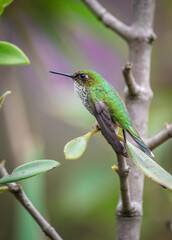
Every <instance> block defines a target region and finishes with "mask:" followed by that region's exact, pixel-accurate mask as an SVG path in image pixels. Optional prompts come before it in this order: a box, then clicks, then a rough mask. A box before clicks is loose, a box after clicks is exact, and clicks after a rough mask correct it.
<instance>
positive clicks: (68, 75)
mask: <svg viewBox="0 0 172 240" xmlns="http://www.w3.org/2000/svg"><path fill="white" fill-rule="evenodd" d="M49 72H50V73H54V74H59V75H63V76H66V77H70V78H73V75H72V74H67V73H61V72H53V71H49Z"/></svg>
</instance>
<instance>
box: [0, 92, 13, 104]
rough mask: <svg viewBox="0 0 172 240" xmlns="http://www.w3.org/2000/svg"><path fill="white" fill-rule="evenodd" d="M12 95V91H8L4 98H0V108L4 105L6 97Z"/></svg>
mask: <svg viewBox="0 0 172 240" xmlns="http://www.w3.org/2000/svg"><path fill="white" fill-rule="evenodd" d="M10 93H11V91H7V92H5V93H4V94H3V95H2V96H0V108H1V107H2V104H3V102H4V100H5V98H6V96H7V95H9V94H10Z"/></svg>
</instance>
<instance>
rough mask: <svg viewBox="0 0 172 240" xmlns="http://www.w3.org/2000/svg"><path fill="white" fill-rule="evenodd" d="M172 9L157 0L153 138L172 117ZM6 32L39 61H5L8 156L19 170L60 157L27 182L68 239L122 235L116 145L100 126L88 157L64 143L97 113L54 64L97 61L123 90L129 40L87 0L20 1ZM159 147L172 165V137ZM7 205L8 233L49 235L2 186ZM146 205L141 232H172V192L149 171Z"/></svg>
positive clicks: (2, 222)
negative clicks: (67, 150)
mask: <svg viewBox="0 0 172 240" xmlns="http://www.w3.org/2000/svg"><path fill="white" fill-rule="evenodd" d="M100 2H101V3H102V4H103V5H104V6H105V7H106V8H107V9H109V10H110V12H111V13H114V14H115V15H116V16H117V17H119V18H120V19H121V20H123V21H124V22H126V23H128V24H130V23H131V22H132V14H133V1H132V0H120V1H119V0H114V1H112V0H106V1H105V0H102V1H100ZM171 9H172V1H170V0H166V1H157V7H156V14H155V32H156V34H157V36H158V38H157V40H156V42H155V44H154V47H153V54H152V71H151V86H152V89H153V92H154V98H153V101H152V103H151V108H150V114H149V126H148V135H149V137H150V136H153V135H154V134H156V133H157V132H159V131H160V130H162V129H163V128H164V123H165V122H169V123H171V119H172V113H171V109H172V108H171V105H172V81H171V76H172V47H171V42H172V28H171V26H172V14H171ZM0 36H1V40H4V41H9V42H11V43H14V44H16V45H17V46H19V47H20V48H21V49H22V50H23V51H24V52H25V53H26V55H27V56H28V57H29V59H30V61H31V65H29V66H20V67H0V74H1V80H0V94H2V93H3V92H4V91H6V90H11V91H12V94H11V95H10V96H8V98H7V99H6V101H5V103H4V105H3V108H2V111H1V114H0V133H1V136H0V149H1V151H0V159H1V160H3V159H6V166H7V168H8V171H9V172H10V171H12V169H14V168H15V167H16V166H17V165H19V164H22V163H24V162H26V161H28V160H30V161H31V160H36V159H43V158H44V159H55V160H57V161H59V162H60V163H61V166H60V167H59V168H57V169H55V170H53V171H51V172H48V173H47V174H45V175H41V176H38V177H35V178H33V179H30V180H26V181H24V182H22V183H21V184H22V186H23V188H24V190H25V191H26V192H27V194H28V196H29V197H30V199H31V200H32V201H33V203H34V204H35V205H36V207H37V208H38V209H39V210H40V212H41V213H42V214H43V215H44V216H45V217H46V218H47V219H48V220H49V221H50V222H51V224H52V225H53V226H54V227H55V228H56V230H57V231H58V233H59V234H60V235H61V236H62V237H63V238H64V239H75V240H81V239H82V240H88V239H89V240H105V239H108V240H112V239H114V238H115V231H116V222H115V208H116V204H117V201H118V196H119V181H118V177H117V175H116V174H115V173H114V172H113V171H112V169H111V166H112V165H113V163H114V162H116V159H115V155H114V152H113V150H112V149H111V147H110V146H109V145H108V144H107V142H106V141H105V140H104V139H103V137H102V136H101V134H96V135H95V136H93V137H92V138H91V140H90V142H89V144H88V148H87V150H86V152H85V154H84V155H83V156H82V157H81V159H79V160H76V161H67V160H65V158H64V155H63V147H64V145H65V144H66V143H67V142H68V141H69V140H71V139H73V138H75V137H77V136H81V135H83V134H85V133H86V132H88V131H89V130H90V129H91V127H92V124H93V123H94V118H93V117H92V116H91V115H90V114H89V113H88V112H87V111H86V110H85V109H84V107H83V106H82V104H81V102H80V100H79V99H78V98H77V97H76V96H75V95H74V93H73V83H72V81H71V80H69V79H67V78H65V77H62V76H61V77H60V76H56V75H51V74H50V73H49V72H48V71H49V70H54V71H61V72H66V73H73V72H75V71H78V70H82V69H91V70H95V71H97V72H99V73H100V74H101V75H102V76H103V77H104V78H106V79H107V80H108V81H109V82H111V84H112V85H113V86H114V87H115V88H116V89H117V91H119V93H120V95H121V96H123V88H124V80H123V76H122V73H121V68H122V66H123V65H124V64H125V62H126V61H127V55H128V49H127V45H126V43H125V42H124V41H123V40H122V39H121V38H120V37H119V36H118V35H117V34H114V33H112V32H111V31H110V30H108V29H106V28H105V27H104V26H103V25H102V24H101V23H100V22H99V21H98V20H97V19H96V18H95V17H94V16H93V15H92V13H90V12H89V10H88V9H87V7H86V6H85V5H84V4H83V3H82V1H80V0H72V1H70V0H65V1H60V0H29V1H22V0H18V1H14V2H13V3H12V4H11V5H10V6H8V7H7V8H6V9H5V12H4V13H3V15H2V16H1V17H0ZM154 153H155V155H156V158H155V159H156V161H157V162H158V163H159V164H160V165H162V166H163V167H164V168H165V169H167V170H168V171H169V172H171V173H172V161H171V160H172V158H171V156H172V142H171V141H168V142H166V143H164V144H163V145H162V146H161V147H159V148H158V149H157V150H155V151H154ZM0 206H1V211H0V239H2V240H3V239H8V240H23V239H25V240H27V239H28V240H39V239H41V240H42V239H47V238H46V237H45V236H44V234H43V233H42V232H41V230H40V229H39V227H38V226H37V224H36V223H35V222H34V221H33V220H32V219H31V217H30V216H29V215H28V214H27V213H26V211H25V210H23V208H22V207H21V206H20V205H19V204H18V203H17V202H16V200H15V199H14V198H13V196H11V195H10V194H8V193H4V194H0ZM143 207H144V216H143V224H142V231H141V240H144V239H147V240H149V239H157V240H161V239H166V240H168V239H169V240H170V239H172V233H170V231H169V229H168V227H167V221H168V220H169V219H170V218H172V195H171V193H170V192H169V191H167V190H165V189H163V188H162V187H160V186H159V185H157V184H155V183H154V182H152V181H151V180H149V179H147V178H146V179H145V189H144V202H143Z"/></svg>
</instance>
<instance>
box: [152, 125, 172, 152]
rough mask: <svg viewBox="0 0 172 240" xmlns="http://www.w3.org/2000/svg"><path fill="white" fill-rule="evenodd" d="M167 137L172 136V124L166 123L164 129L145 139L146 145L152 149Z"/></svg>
mask: <svg viewBox="0 0 172 240" xmlns="http://www.w3.org/2000/svg"><path fill="white" fill-rule="evenodd" d="M169 138H172V124H170V125H166V127H165V129H164V130H162V131H161V132H160V133H158V134H157V135H155V136H154V137H152V138H150V139H149V140H147V146H148V148H149V149H151V150H152V149H154V148H156V147H158V146H159V145H161V144H162V143H164V142H165V141H167V140H168V139H169Z"/></svg>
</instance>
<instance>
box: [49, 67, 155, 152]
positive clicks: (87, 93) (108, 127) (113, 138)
mask: <svg viewBox="0 0 172 240" xmlns="http://www.w3.org/2000/svg"><path fill="white" fill-rule="evenodd" d="M50 73H54V74H58V75H63V76H66V77H69V78H71V79H73V81H74V91H75V92H76V93H77V94H78V95H79V97H80V98H81V101H82V103H83V105H84V106H85V107H86V109H87V110H88V111H89V112H90V113H91V114H92V115H94V117H95V118H96V120H97V122H98V125H99V127H100V130H101V132H102V134H103V136H104V137H105V138H106V140H107V141H108V143H109V144H110V145H111V146H112V148H113V149H114V150H115V152H116V153H119V154H121V155H123V156H124V157H127V156H128V153H127V148H126V132H127V133H128V134H129V135H130V136H131V137H132V138H133V139H134V141H135V142H136V143H137V144H138V146H139V148H140V149H141V150H142V151H143V152H144V153H146V154H147V155H149V156H151V157H154V155H153V153H152V152H151V151H150V150H149V149H148V147H147V146H146V145H145V144H144V142H143V141H142V139H141V137H140V135H139V133H138V132H137V130H136V129H135V128H134V126H133V124H132V122H131V119H130V116H129V113H128V111H127V109H126V107H125V104H124V103H123V101H122V99H121V97H120V96H119V94H118V93H117V91H116V90H115V89H114V88H113V87H112V86H111V85H110V84H109V83H108V82H107V81H106V80H105V79H104V78H102V77H101V76H100V75H99V74H98V73H97V72H94V71H78V72H75V73H74V74H67V73H61V72H54V71H50ZM117 126H118V127H120V128H122V132H123V136H124V145H122V143H121V142H120V141H119V139H118V137H117V135H116V132H115V130H116V127H117Z"/></svg>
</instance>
